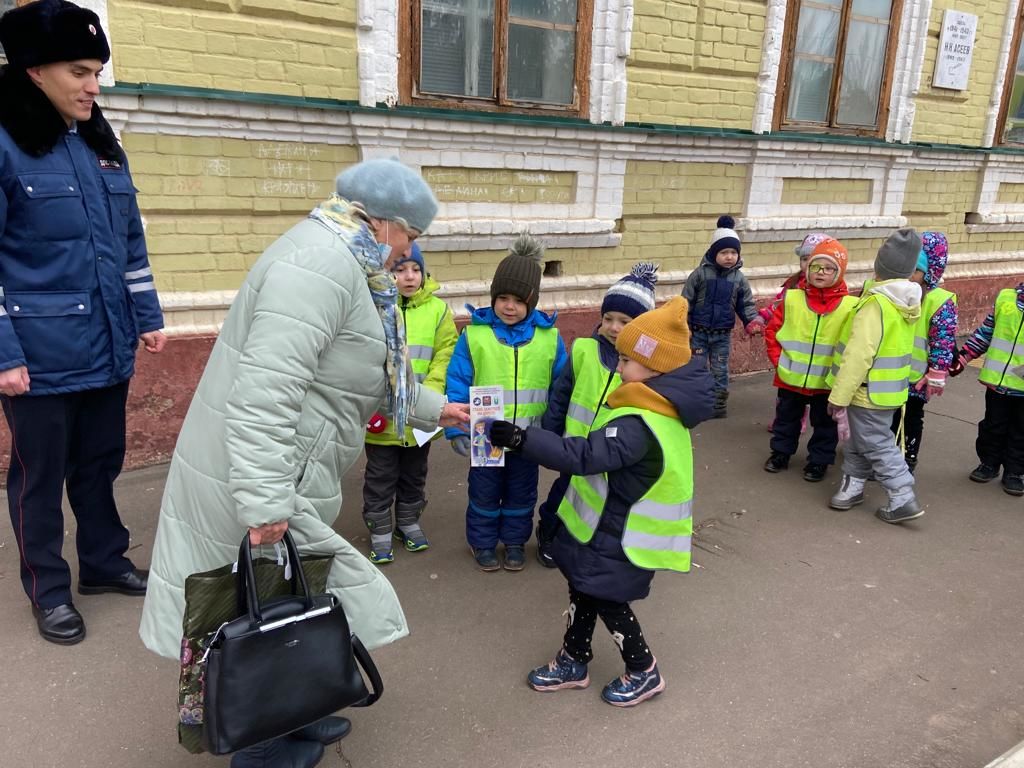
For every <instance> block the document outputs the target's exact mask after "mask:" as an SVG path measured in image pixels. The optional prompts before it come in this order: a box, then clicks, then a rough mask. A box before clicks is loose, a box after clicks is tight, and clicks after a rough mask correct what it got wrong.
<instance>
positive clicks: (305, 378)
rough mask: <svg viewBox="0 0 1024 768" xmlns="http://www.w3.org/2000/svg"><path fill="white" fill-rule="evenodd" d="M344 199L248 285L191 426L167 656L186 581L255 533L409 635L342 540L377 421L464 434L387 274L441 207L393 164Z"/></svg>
mask: <svg viewBox="0 0 1024 768" xmlns="http://www.w3.org/2000/svg"><path fill="white" fill-rule="evenodd" d="M336 187H337V194H336V195H334V196H332V198H331V199H329V200H327V201H326V202H324V203H322V204H321V205H320V206H318V207H317V208H316V209H314V211H313V212H312V213H311V214H310V216H309V217H308V218H306V219H305V220H303V221H301V222H299V223H298V224H296V225H295V226H294V227H292V228H291V229H290V230H288V231H287V232H286V233H285V234H284V235H282V236H281V237H280V238H278V240H276V241H275V242H274V243H272V244H271V245H270V247H269V248H267V250H266V251H265V252H264V253H263V255H262V256H261V257H260V258H259V260H258V261H257V262H256V264H255V265H254V266H253V268H252V270H251V271H250V272H249V275H248V276H247V277H246V279H245V282H244V283H243V284H242V287H241V289H240V290H239V292H238V296H237V297H236V299H235V301H234V303H233V304H232V305H231V309H230V311H229V312H228V314H227V317H226V318H225V321H224V326H223V328H222V329H221V332H220V335H219V337H218V339H217V342H216V344H215V345H214V347H213V351H212V353H211V355H210V360H209V362H208V363H207V366H206V370H205V372H204V373H203V377H202V379H201V380H200V382H199V386H198V387H197V389H196V393H195V396H194V398H193V400H192V404H191V406H190V407H189V411H188V415H187V416H186V417H185V422H184V424H183V426H182V429H181V434H180V436H179V437H178V443H177V446H176V447H175V450H174V456H173V458H172V460H171V466H170V471H169V473H168V476H167V485H166V487H165V489H164V496H163V501H162V503H161V507H160V521H159V525H158V527H157V534H156V543H155V545H154V549H153V560H152V566H151V573H150V576H149V588H148V592H147V594H146V603H145V607H144V609H143V615H142V624H141V627H140V630H139V632H140V635H141V637H142V640H143V642H144V643H145V644H146V646H147V647H148V648H150V649H151V650H153V651H155V652H156V653H158V654H160V655H162V656H167V657H170V658H175V659H176V658H178V655H179V653H180V643H181V633H182V615H183V612H184V605H185V599H184V597H185V596H184V585H185V578H186V577H187V576H188V575H189V574H191V573H195V572H197V571H207V570H211V569H213V568H217V567H219V566H222V565H224V564H225V563H230V562H232V561H234V560H235V558H236V557H237V552H238V543H239V541H240V540H241V538H242V536H243V535H244V534H245V532H246V531H247V530H248V532H249V537H250V540H251V541H252V543H253V544H270V543H274V542H276V541H279V540H280V539H281V538H282V536H283V535H284V531H285V530H286V529H287V530H288V531H290V532H291V534H292V536H293V537H294V539H295V542H296V544H297V545H298V547H299V549H300V550H305V551H315V552H333V553H334V562H333V564H332V566H331V570H330V575H329V578H328V583H327V586H328V589H329V590H331V591H333V592H335V593H336V594H337V596H338V597H339V599H340V601H341V603H342V604H343V605H344V606H345V612H346V614H347V615H348V619H349V623H350V625H351V628H352V631H353V632H355V633H356V634H357V635H359V637H360V639H362V641H363V642H364V643H365V644H366V645H367V646H368V647H371V648H372V647H375V646H380V645H383V644H385V643H390V642H393V641H395V640H397V639H399V638H401V637H403V636H405V635H406V634H408V631H409V630H408V627H407V625H406V621H405V616H404V615H403V613H402V608H401V606H400V605H399V602H398V598H397V596H396V595H395V592H394V589H393V588H392V587H391V584H390V583H389V582H388V581H387V579H386V578H384V577H383V576H382V575H381V573H380V570H379V569H377V568H376V567H374V566H373V565H372V564H371V563H370V562H369V561H368V560H367V559H366V558H365V557H363V555H361V554H360V553H359V552H358V551H356V549H354V548H353V547H352V546H351V545H350V544H349V543H348V542H347V541H346V540H345V539H343V538H342V537H341V536H340V535H338V534H337V533H336V532H335V531H334V530H333V529H332V528H331V525H332V523H333V522H334V520H335V518H336V517H337V516H338V513H339V511H340V508H341V478H342V475H344V473H345V472H346V471H347V470H348V469H349V467H351V466H352V464H353V463H354V462H355V461H356V459H357V458H358V456H359V454H360V452H361V451H362V449H363V438H364V435H365V425H366V422H367V419H368V418H369V417H370V416H371V415H372V414H373V413H374V411H376V410H377V409H378V408H381V407H383V408H384V410H385V411H386V412H388V413H390V414H391V415H392V418H393V419H394V420H395V421H396V423H400V424H404V423H409V424H411V425H412V426H414V427H418V428H420V429H425V430H432V429H435V428H436V427H437V426H438V425H439V424H441V425H447V424H456V423H463V422H465V421H467V419H468V414H467V412H466V410H465V407H464V406H460V405H457V404H447V403H446V402H445V399H444V397H443V396H441V395H439V394H437V393H436V392H433V391H431V390H429V389H425V388H420V387H419V386H418V385H417V384H416V381H415V377H413V376H411V374H410V370H411V369H410V368H409V367H408V365H407V359H406V357H407V355H406V349H405V340H404V332H403V329H402V328H401V325H400V320H399V319H398V317H397V316H396V311H395V297H396V296H397V290H396V288H395V284H394V280H393V278H392V277H391V274H390V267H391V265H392V263H394V262H395V261H396V260H397V259H399V258H400V257H401V255H402V254H404V253H406V252H407V251H408V249H409V246H410V245H411V243H412V240H414V239H415V238H416V236H417V235H419V234H420V233H422V232H423V231H424V230H425V229H426V228H427V226H428V225H429V224H430V222H431V221H432V219H433V218H434V215H435V213H436V211H437V202H436V200H435V198H434V195H433V193H432V192H431V191H430V188H429V187H428V186H427V184H426V183H425V182H424V181H423V179H422V178H421V177H420V176H419V174H417V173H415V172H414V171H412V170H411V169H409V168H407V167H406V166H404V165H402V164H401V163H399V162H398V161H396V160H371V161H367V162H363V163H360V164H358V165H355V166H353V167H351V168H349V169H348V170H346V171H345V172H344V173H342V174H341V175H340V176H339V177H338V179H337V184H336ZM397 314H398V315H400V314H401V313H397ZM401 428H402V427H399V429H401ZM348 727H349V726H348V722H347V721H346V720H344V719H343V718H337V717H335V718H327V719H326V720H324V721H321V722H320V723H318V724H317V725H316V726H314V727H312V728H309V729H305V730H304V731H301V732H299V733H298V734H293V735H292V736H289V737H288V738H286V739H275V740H273V741H271V742H265V743H264V744H261V745H257V747H255V748H250V749H248V750H243V751H242V752H238V753H236V754H235V755H234V757H233V759H232V763H231V765H232V768H254V767H255V766H271V765H273V766H294V768H299V767H300V766H302V767H305V766H313V765H316V763H317V762H319V760H320V757H321V756H322V754H323V744H324V743H330V742H331V741H336V740H337V739H339V738H341V736H343V735H344V734H345V732H347V730H348Z"/></svg>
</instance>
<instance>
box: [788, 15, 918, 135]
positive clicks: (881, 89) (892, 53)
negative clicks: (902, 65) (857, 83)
mask: <svg viewBox="0 0 1024 768" xmlns="http://www.w3.org/2000/svg"><path fill="white" fill-rule="evenodd" d="M802 2H803V0H788V2H787V3H786V27H785V32H784V34H783V38H782V56H781V58H780V61H779V83H778V87H777V88H776V90H775V114H774V119H773V121H772V122H773V125H772V128H773V130H776V131H802V132H804V133H830V134H839V135H847V136H873V137H882V138H884V136H885V131H886V126H887V125H888V122H889V100H890V99H891V97H892V80H893V72H894V70H895V63H896V62H895V59H896V46H897V44H898V43H899V37H900V20H901V18H902V16H903V3H904V0H892V8H891V9H890V12H889V39H888V40H887V41H886V45H885V68H884V69H883V70H882V80H881V82H880V83H879V85H878V119H877V125H876V126H875V127H874V128H858V127H857V126H852V125H850V126H845V125H842V126H832V125H825V124H823V123H812V122H801V121H796V120H792V121H791V120H786V111H787V109H788V103H787V102H788V99H789V84H790V80H791V79H792V76H793V63H794V61H795V60H796V56H795V52H796V50H795V49H796V35H797V26H798V25H799V23H800V6H801V4H802ZM852 15H853V0H843V6H842V11H841V13H840V22H839V35H838V38H837V41H836V54H835V61H836V65H835V67H834V71H833V73H832V91H831V94H830V96H829V105H828V111H829V114H830V115H837V114H838V113H839V93H840V91H841V88H842V84H843V67H842V62H843V60H844V59H845V57H846V38H847V34H848V32H849V27H850V17H851V16H852Z"/></svg>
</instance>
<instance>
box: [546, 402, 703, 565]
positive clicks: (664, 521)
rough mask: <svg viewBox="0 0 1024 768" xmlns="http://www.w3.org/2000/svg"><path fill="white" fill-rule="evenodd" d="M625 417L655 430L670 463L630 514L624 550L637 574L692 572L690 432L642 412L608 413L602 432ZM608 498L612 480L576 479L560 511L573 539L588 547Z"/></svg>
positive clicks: (605, 411)
mask: <svg viewBox="0 0 1024 768" xmlns="http://www.w3.org/2000/svg"><path fill="white" fill-rule="evenodd" d="M622 416H639V417H640V418H642V419H643V420H644V423H645V424H646V425H647V427H648V428H649V429H650V430H651V432H652V434H653V435H654V437H655V439H656V440H657V441H658V444H659V445H660V446H661V452H662V455H663V456H664V458H665V460H664V462H663V465H662V470H661V475H659V477H658V479H657V480H656V481H655V482H654V484H653V485H652V486H651V487H650V488H649V489H648V491H647V493H645V494H644V495H643V496H642V497H641V498H640V499H639V500H638V501H637V502H636V503H634V504H633V506H632V507H630V509H629V513H628V514H627V516H626V525H625V527H624V529H623V532H622V550H623V551H624V552H625V553H626V557H627V558H629V561H630V562H631V563H633V565H635V566H637V567H638V568H645V569H648V570H672V571H680V572H683V573H685V572H686V571H688V570H690V549H691V537H692V534H693V449H692V446H691V444H690V432H689V430H687V429H686V427H684V426H683V425H682V424H681V423H679V421H678V420H677V419H674V418H671V417H668V416H662V415H661V414H657V413H654V412H652V411H647V410H643V409H641V408H603V409H601V412H600V413H599V414H598V417H597V421H595V422H594V426H593V429H594V430H597V429H600V428H601V427H603V426H604V425H605V424H607V423H608V422H610V421H612V420H614V419H617V418H620V417H622ZM607 498H608V477H607V475H606V474H601V475H588V476H582V475H574V476H573V478H572V480H570V482H569V488H568V490H567V491H566V493H565V496H564V497H563V498H562V502H561V504H559V506H558V516H559V518H561V519H562V521H563V522H564V523H565V526H566V528H567V529H568V531H569V533H571V534H572V535H573V537H575V538H576V539H577V540H578V541H580V542H582V543H583V544H586V543H588V542H590V540H591V539H593V538H594V533H595V532H596V531H597V530H598V528H599V526H600V524H601V515H602V514H603V512H604V507H605V503H606V501H607Z"/></svg>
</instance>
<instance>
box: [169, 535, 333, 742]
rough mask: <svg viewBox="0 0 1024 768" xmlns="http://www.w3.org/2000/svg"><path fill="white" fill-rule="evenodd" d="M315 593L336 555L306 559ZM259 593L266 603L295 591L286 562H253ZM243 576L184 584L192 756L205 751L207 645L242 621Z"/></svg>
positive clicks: (205, 577) (184, 681)
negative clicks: (240, 592) (222, 628)
mask: <svg viewBox="0 0 1024 768" xmlns="http://www.w3.org/2000/svg"><path fill="white" fill-rule="evenodd" d="M301 560H302V570H303V572H304V573H305V574H306V581H307V582H308V584H309V589H310V592H311V594H319V593H322V592H325V591H326V590H327V575H328V573H329V572H330V570H331V563H332V562H333V560H334V555H319V554H309V555H305V554H304V555H302V556H301ZM253 570H254V572H255V575H256V588H257V590H258V594H259V595H260V597H261V598H272V597H281V596H284V595H287V594H289V593H290V592H292V590H293V582H292V581H291V580H290V579H288V578H285V568H284V562H283V560H271V559H268V558H265V557H260V558H257V559H255V560H254V561H253ZM237 580H238V574H237V573H235V566H234V564H233V563H229V564H228V565H225V566H222V567H220V568H217V569H215V570H212V571H205V572H203V573H193V574H192V575H191V576H189V577H188V578H187V579H185V616H184V619H183V621H182V637H181V672H180V676H179V680H178V742H179V743H180V744H181V745H182V746H183V747H184V748H185V749H187V750H188V751H189V752H192V753H193V754H198V753H200V752H202V751H203V746H202V732H203V674H204V672H205V669H206V665H205V664H204V663H203V662H204V654H205V653H206V648H207V645H208V644H209V641H210V640H211V638H212V637H213V634H214V633H215V632H216V631H217V628H218V627H220V626H221V624H223V623H225V622H227V621H231V620H232V619H236V618H238V617H239V616H240V615H241V614H242V613H245V607H244V606H239V605H238V602H237V601H238V590H237V588H236V583H237Z"/></svg>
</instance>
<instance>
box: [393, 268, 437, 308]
mask: <svg viewBox="0 0 1024 768" xmlns="http://www.w3.org/2000/svg"><path fill="white" fill-rule="evenodd" d="M440 287H441V284H440V283H439V282H437V280H435V279H434V278H432V277H431V276H430V275H427V276H426V277H424V278H423V284H422V285H421V286H420V287H419V290H418V291H416V293H414V294H413V295H412V296H410V297H408V298H406V297H405V296H400V297H399V298H400V299H401V300H400V301H399V302H398V306H399V307H401V308H403V309H409V308H411V307H418V306H420V305H421V304H426V303H427V301H429V300H430V299H432V298H433V297H434V292H435V291H437V289H438V288H440Z"/></svg>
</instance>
